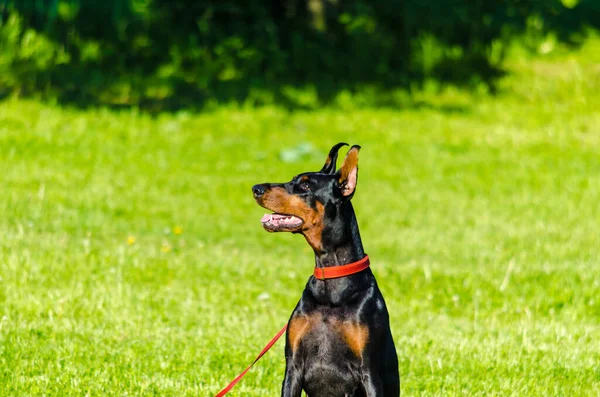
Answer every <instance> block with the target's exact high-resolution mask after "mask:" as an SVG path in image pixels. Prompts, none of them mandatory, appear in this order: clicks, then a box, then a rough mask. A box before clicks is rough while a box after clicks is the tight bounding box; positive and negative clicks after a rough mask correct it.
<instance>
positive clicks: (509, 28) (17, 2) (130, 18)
mask: <svg viewBox="0 0 600 397" xmlns="http://www.w3.org/2000/svg"><path fill="white" fill-rule="evenodd" d="M0 13H1V17H2V19H1V20H2V24H1V25H0V48H1V49H2V51H1V52H0V95H10V94H11V93H13V94H15V93H16V94H18V95H21V96H36V97H43V98H52V99H57V100H59V101H60V102H63V103H69V104H75V105H78V106H87V105H97V104H102V105H112V106H142V107H146V108H148V109H151V110H164V109H167V110H173V109H179V108H181V107H186V108H192V107H193V108H205V107H206V106H207V105H218V104H222V103H225V102H231V101H235V102H238V103H239V102H244V103H251V104H271V103H278V104H280V105H282V106H287V107H291V108H294V107H318V106H320V105H323V104H327V103H330V102H335V101H336V99H338V98H339V96H340V94H348V93H350V94H352V93H355V92H360V91H364V90H365V89H369V90H371V91H373V92H374V93H373V94H372V97H373V98H370V99H369V101H370V102H376V101H380V104H389V103H390V102H392V103H394V100H393V99H390V98H389V95H388V96H386V95H385V93H386V92H390V91H391V90H395V89H400V88H402V89H408V90H410V89H417V88H418V87H420V86H422V85H423V83H424V82H426V81H427V80H434V81H439V82H448V83H453V84H456V85H461V86H467V87H468V88H470V89H473V88H479V89H481V87H482V86H483V87H484V89H491V90H494V88H495V85H494V83H495V79H496V78H498V77H499V76H501V75H502V73H503V70H502V61H503V59H504V57H505V55H506V52H507V48H508V47H509V46H510V45H511V43H512V42H513V41H515V40H518V41H519V42H520V43H521V44H522V45H523V46H524V47H526V48H528V49H530V50H533V51H541V52H549V51H551V50H552V48H553V47H554V46H555V45H556V44H557V43H569V44H571V45H574V46H577V45H581V43H582V42H583V41H584V39H585V37H586V34H587V33H588V32H589V30H590V29H594V28H598V27H599V26H600V2H598V1H596V0H546V1H523V0H502V1H499V0H495V1H472V0H422V1H411V0H386V1H349V2H348V1H342V0H281V1H271V2H263V1H248V0H247V1H235V0H216V1H207V0H197V1H194V0H87V1H82V0H2V1H0ZM381 97H383V98H381Z"/></svg>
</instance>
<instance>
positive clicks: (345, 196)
mask: <svg viewBox="0 0 600 397" xmlns="http://www.w3.org/2000/svg"><path fill="white" fill-rule="evenodd" d="M347 145H348V144H347V143H338V144H337V145H335V146H334V147H332V148H331V150H330V151H329V155H328V156H327V160H326V161H325V165H324V166H323V168H321V170H320V171H318V172H305V173H302V174H299V175H297V176H295V177H294V178H292V180H291V181H289V182H286V183H262V184H258V185H254V186H253V187H252V193H253V194H254V198H255V200H256V202H257V203H258V205H260V206H261V207H264V208H266V209H268V210H270V211H273V213H272V214H265V215H264V216H263V217H262V219H261V222H262V224H263V227H264V228H265V230H267V231H269V232H292V233H302V234H303V235H304V236H305V237H306V239H307V241H308V243H309V244H310V245H311V246H312V247H313V249H315V250H316V251H318V250H320V249H321V247H322V236H323V230H324V229H326V228H333V227H334V226H335V225H334V224H335V220H336V219H337V218H339V214H340V209H341V207H342V206H343V205H344V203H346V202H348V201H349V200H350V199H351V198H352V196H353V195H354V192H355V191H356V183H357V180H358V152H359V150H360V146H358V145H354V146H352V147H351V148H350V150H348V153H347V154H346V157H345V158H344V162H343V164H342V166H341V167H340V168H339V169H338V170H336V161H337V157H338V151H339V149H340V148H341V147H342V146H347ZM332 230H333V229H332Z"/></svg>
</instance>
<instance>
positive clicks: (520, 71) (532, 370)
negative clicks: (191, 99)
mask: <svg viewBox="0 0 600 397" xmlns="http://www.w3.org/2000/svg"><path fill="white" fill-rule="evenodd" d="M597 46H598V43H597V42H591V43H590V44H589V45H587V46H586V47H584V48H583V50H582V52H580V53H568V54H563V55H561V56H554V57H546V58H536V59H530V58H527V59H523V60H520V59H518V58H514V59H512V60H511V61H510V63H509V65H508V66H509V69H510V70H512V72H513V73H514V74H513V75H510V76H508V77H507V78H506V79H505V80H504V81H503V82H502V84H501V87H502V91H501V94H500V95H499V96H498V97H496V98H493V97H490V96H487V95H479V96H477V95H467V94H465V93H462V92H460V91H456V90H446V91H444V92H443V93H441V94H440V95H436V96H432V95H428V94H426V93H425V94H423V98H421V99H420V100H421V101H422V102H421V103H422V104H424V106H419V107H413V108H411V109H403V110H402V111H398V110H395V109H389V108H388V109H380V110H377V109H363V110H361V109H359V108H356V109H350V110H347V109H345V110H339V109H334V108H329V109H323V110H320V111H315V112H295V113H288V112H286V111H284V110H281V109H278V108H271V107H270V108H262V109H258V110H251V109H234V108H229V109H220V110H217V111H214V112H211V113H207V114H203V115H194V114H188V113H185V112H181V113H178V114H175V115H161V116H158V117H156V118H152V117H150V116H147V115H144V114H139V113H137V112H135V111H128V112H111V111H107V110H89V111H78V110H71V109H61V108H58V107H55V106H50V105H42V104H39V103H36V102H28V101H6V102H3V103H0V181H1V182H2V184H1V186H2V194H1V195H0V214H2V216H1V217H0V233H1V234H0V235H1V236H2V237H1V239H0V384H2V385H3V387H2V388H0V395H6V396H15V395H86V394H89V395H119V396H120V395H151V394H156V395H173V396H181V395H201V396H210V395H213V394H215V393H216V392H217V391H218V390H219V389H220V388H221V387H223V386H224V385H226V384H227V383H228V382H229V381H230V380H231V379H232V378H233V377H234V376H235V375H237V374H238V373H239V372H240V371H241V370H242V369H243V368H245V367H246V365H247V364H249V363H250V362H251V360H252V359H253V358H254V356H255V355H256V354H257V353H258V351H260V349H261V348H262V347H263V345H264V344H265V343H266V342H267V341H268V340H269V339H270V338H271V337H272V336H273V335H274V334H275V333H276V332H277V331H278V330H279V329H280V327H281V326H282V325H283V324H284V323H285V321H286V320H287V318H288V316H289V314H290V312H291V310H292V309H293V307H294V305H295V303H296V301H297V300H298V298H299V296H300V293H301V291H302V288H303V287H304V283H305V282H306V279H307V278H308V276H309V274H310V273H311V269H312V264H313V260H312V254H311V252H310V250H309V248H308V246H307V245H306V243H305V242H304V240H303V239H302V238H301V237H298V236H290V235H283V234H267V233H265V232H263V230H262V228H261V227H260V224H259V219H260V217H261V215H262V214H263V210H262V209H260V208H259V207H258V206H256V205H255V204H254V202H253V199H252V197H251V194H250V187H251V186H252V184H254V183H257V182H265V181H284V180H287V179H289V178H290V177H291V176H292V175H294V174H296V173H299V172H302V171H307V170H317V169H319V168H320V166H321V165H322V162H323V161H324V159H325V155H326V152H327V150H328V149H329V147H330V146H331V145H332V144H333V143H336V142H338V141H347V142H350V143H358V144H360V145H361V146H362V147H363V149H362V151H361V160H360V166H361V168H360V176H359V186H358V191H357V193H356V196H355V198H354V202H355V208H356V211H357V214H358V218H359V224H360V227H361V233H362V236H363V240H364V244H365V247H366V250H367V252H368V253H369V255H370V256H371V258H372V262H373V268H374V271H375V274H376V276H377V277H378V281H379V283H380V286H381V288H382V290H383V292H384V295H385V297H386V300H387V303H388V306H389V309H390V314H391V318H392V328H393V333H394V336H395V339H396V343H397V347H398V353H399V358H400V372H401V376H402V390H403V393H404V395H407V396H408V395H415V396H420V395H426V396H448V395H482V396H493V395H498V396H499V395H502V396H508V395H513V396H530V395H536V396H554V395H556V396H583V395H590V396H593V395H598V394H599V393H600V371H599V368H600V367H599V365H598V362H599V359H600V357H599V353H598V352H600V342H599V338H598V335H600V326H599V321H598V319H599V318H600V300H599V298H598V296H600V267H598V263H600V250H599V247H600V241H599V237H598V225H599V224H600V210H599V207H600V206H599V205H598V203H599V202H600V131H599V126H600V112H598V109H600V94H599V92H600V69H599V67H598V65H599V62H600V60H599V59H598V53H599V52H597V51H596V50H595V48H597ZM282 349H283V347H282V345H281V344H279V345H276V346H275V348H274V349H273V351H272V352H270V353H269V354H267V355H266V356H265V358H264V359H263V360H262V361H261V362H260V363H259V364H258V365H257V366H256V367H255V368H254V369H253V370H252V371H251V372H250V373H249V375H248V376H247V377H246V378H245V379H244V380H243V381H242V383H240V384H239V385H238V386H237V387H236V389H234V391H233V392H232V395H244V396H265V395H277V394H278V393H279V386H280V382H281V379H282V376H283V367H284V361H283V354H282Z"/></svg>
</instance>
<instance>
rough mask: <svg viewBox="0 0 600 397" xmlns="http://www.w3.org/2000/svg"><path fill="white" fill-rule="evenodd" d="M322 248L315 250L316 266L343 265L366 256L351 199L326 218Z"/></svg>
mask: <svg viewBox="0 0 600 397" xmlns="http://www.w3.org/2000/svg"><path fill="white" fill-rule="evenodd" d="M324 222H325V227H324V228H323V237H322V248H321V249H320V250H318V251H317V250H315V266H316V267H330V266H342V265H347V264H348V263H353V262H356V261H359V260H361V259H362V258H363V257H364V256H365V252H364V250H363V245H362V240H361V238H360V232H359V231H358V222H357V221H356V215H355V214H354V209H353V208H352V204H351V203H350V201H348V202H346V203H344V204H342V205H341V206H340V207H338V208H337V211H336V213H335V216H334V217H333V218H331V219H327V218H326V219H325V220H324Z"/></svg>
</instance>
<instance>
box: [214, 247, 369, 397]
mask: <svg viewBox="0 0 600 397" xmlns="http://www.w3.org/2000/svg"><path fill="white" fill-rule="evenodd" d="M370 264H371V263H370V261H369V256H368V255H365V257H364V258H362V259H361V260H359V261H356V262H353V263H350V264H347V265H342V266H332V267H325V268H315V271H314V274H313V275H314V276H315V277H316V278H318V279H319V280H325V279H329V278H338V277H344V276H349V275H351V274H354V273H358V272H362V271H363V270H365V269H366V268H368V267H369V265H370ZM287 327H288V325H287V324H286V325H285V326H284V327H283V328H282V329H281V331H279V332H278V333H277V335H275V336H274V337H273V339H271V341H270V342H269V343H267V345H266V346H265V348H264V349H262V351H261V352H260V354H259V355H258V357H256V358H255V359H254V361H253V362H252V364H250V365H249V366H248V368H246V369H245V370H244V372H242V373H241V374H239V375H238V376H237V377H236V378H235V379H234V380H232V381H231V383H230V384H228V385H227V386H226V387H225V388H224V389H223V390H221V391H220V392H219V393H218V394H217V395H216V396H215V397H223V396H224V395H225V394H227V393H229V391H230V390H231V389H233V386H235V385H237V383H238V382H239V381H240V380H241V379H242V378H243V377H244V375H246V372H248V371H250V368H252V366H253V365H254V364H256V362H257V361H258V360H260V359H261V357H262V356H264V355H265V353H266V352H268V351H269V349H270V348H272V347H273V345H274V344H275V342H277V341H278V340H279V338H281V335H283V334H284V333H285V330H286V329H287Z"/></svg>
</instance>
